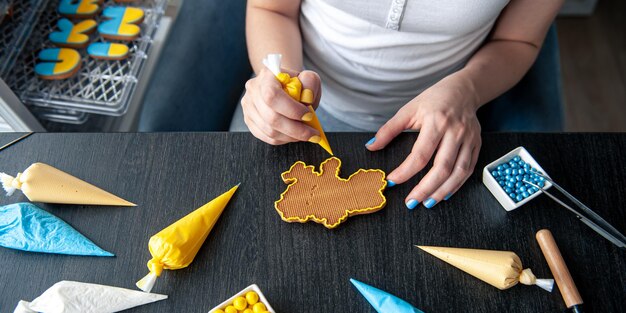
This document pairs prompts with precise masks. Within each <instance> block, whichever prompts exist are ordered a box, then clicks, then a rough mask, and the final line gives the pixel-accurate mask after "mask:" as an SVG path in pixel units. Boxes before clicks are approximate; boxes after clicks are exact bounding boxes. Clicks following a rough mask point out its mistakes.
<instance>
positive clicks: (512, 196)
mask: <svg viewBox="0 0 626 313" xmlns="http://www.w3.org/2000/svg"><path fill="white" fill-rule="evenodd" d="M509 197H511V199H515V198H516V197H517V195H516V194H514V193H512V192H511V193H510V194H509Z"/></svg>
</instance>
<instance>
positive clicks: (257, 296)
mask: <svg viewBox="0 0 626 313" xmlns="http://www.w3.org/2000/svg"><path fill="white" fill-rule="evenodd" d="M209 313H276V312H275V311H274V309H272V306H271V305H270V304H269V303H268V302H267V299H265V296H263V293H262V292H261V289H260V288H259V286H257V285H256V284H252V285H250V286H248V287H246V288H245V289H244V290H242V291H240V292H238V293H237V294H236V295H234V296H232V297H231V298H230V299H228V300H226V301H224V302H222V303H220V305H218V306H216V307H214V308H213V309H212V310H211V311H209Z"/></svg>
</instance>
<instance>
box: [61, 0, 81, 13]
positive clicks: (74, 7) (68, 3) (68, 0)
mask: <svg viewBox="0 0 626 313" xmlns="http://www.w3.org/2000/svg"><path fill="white" fill-rule="evenodd" d="M76 11H78V3H76V4H72V0H61V3H59V13H61V14H76Z"/></svg>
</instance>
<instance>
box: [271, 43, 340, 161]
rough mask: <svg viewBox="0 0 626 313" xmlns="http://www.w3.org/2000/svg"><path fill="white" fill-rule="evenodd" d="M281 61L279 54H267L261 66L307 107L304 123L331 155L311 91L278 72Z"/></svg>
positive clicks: (295, 78)
mask: <svg viewBox="0 0 626 313" xmlns="http://www.w3.org/2000/svg"><path fill="white" fill-rule="evenodd" d="M281 59H282V55H281V54H268V55H267V57H265V58H264V59H263V64H264V65H265V66H267V68H268V69H269V70H270V71H272V73H274V75H276V79H278V81H279V82H280V84H281V85H282V86H283V90H285V92H286V93H287V94H289V96H290V97H291V98H292V99H294V100H296V101H299V102H301V103H304V104H306V105H307V106H308V108H309V111H310V112H311V114H310V116H309V114H306V116H307V117H308V118H307V119H306V120H305V121H304V123H305V124H307V125H309V126H311V127H313V128H315V129H317V131H319V132H320V140H319V142H318V144H319V145H320V146H322V148H324V150H326V151H327V152H328V153H330V155H333V150H332V149H331V148H330V144H329V143H328V139H327V138H326V133H324V129H323V128H322V124H321V123H320V121H319V119H318V118H317V115H316V114H315V110H314V109H313V107H312V106H311V104H313V101H314V99H315V96H314V95H313V91H312V90H311V89H302V82H301V81H300V80H299V79H298V77H291V76H289V74H287V73H282V72H281V71H280V62H281Z"/></svg>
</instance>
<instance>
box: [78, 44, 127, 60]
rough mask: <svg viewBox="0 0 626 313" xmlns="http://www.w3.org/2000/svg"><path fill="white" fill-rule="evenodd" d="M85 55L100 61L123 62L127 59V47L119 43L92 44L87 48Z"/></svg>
mask: <svg viewBox="0 0 626 313" xmlns="http://www.w3.org/2000/svg"><path fill="white" fill-rule="evenodd" d="M87 54H89V56H91V57H92V58H94V59H100V60H123V59H126V58H127V57H128V46H127V45H124V44H120V43H110V42H94V43H92V44H90V45H89V47H87Z"/></svg>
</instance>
